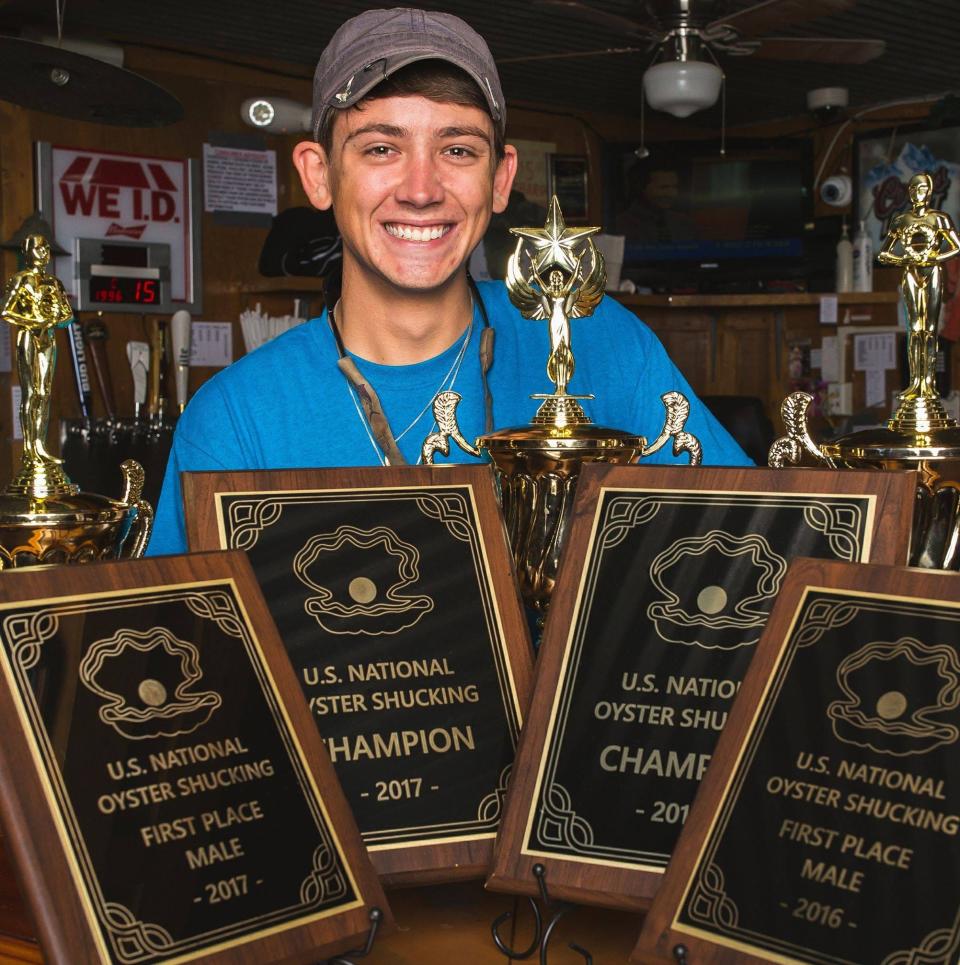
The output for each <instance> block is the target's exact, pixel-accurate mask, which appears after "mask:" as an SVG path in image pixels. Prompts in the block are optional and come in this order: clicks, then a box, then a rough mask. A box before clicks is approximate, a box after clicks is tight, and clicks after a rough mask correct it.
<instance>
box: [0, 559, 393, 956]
mask: <svg viewBox="0 0 960 965" xmlns="http://www.w3.org/2000/svg"><path fill="white" fill-rule="evenodd" d="M0 665H2V673H0V732H2V733H3V740H2V742H0V802H2V812H3V822H4V826H5V830H6V843H7V845H8V846H9V847H10V849H11V851H12V853H13V855H14V856H15V858H16V864H17V867H18V873H19V877H20V880H21V885H22V888H23V891H24V893H25V895H26V897H27V898H28V900H29V903H30V906H31V909H32V912H33V916H34V919H35V921H36V923H37V927H38V931H39V936H40V941H41V944H42V946H43V950H44V954H45V957H46V960H47V961H50V962H53V963H58V965H59V963H76V962H85V963H86V962H91V963H94V962H95V963H110V965H137V963H151V965H153V963H163V962H167V963H174V962H177V963H180V962H197V963H214V962H218V963H219V962H224V963H226V962H249V961H254V960H256V961H267V960H269V961H276V962H308V961H311V962H312V961H316V959H317V958H321V957H324V955H325V954H327V953H334V952H342V951H344V950H347V949H349V948H350V947H353V946H355V945H356V944H357V943H362V941H363V939H364V937H365V935H366V934H367V932H368V931H369V928H370V920H369V917H370V911H371V908H372V907H374V906H375V907H379V908H380V909H382V910H384V911H386V906H385V904H384V896H383V893H382V891H381V888H380V883H379V881H378V880H377V877H376V875H375V874H374V871H373V868H372V867H371V865H370V862H369V859H368V858H367V855H366V854H365V853H364V849H363V847H362V844H361V841H360V837H359V833H358V831H357V828H356V825H355V823H354V821H353V817H352V815H351V814H350V809H349V807H348V806H347V804H346V801H345V800H344V798H343V795H342V792H341V790H340V787H339V785H338V784H337V781H336V778H335V775H334V772H333V768H332V767H331V766H330V763H329V761H328V760H327V759H326V756H325V754H324V752H323V750H322V742H321V741H320V740H319V739H318V737H317V734H316V730H315V728H314V727H312V726H311V723H310V716H309V712H308V710H307V707H306V704H305V702H304V700H303V697H302V695H301V694H300V692H299V688H298V687H297V684H296V680H295V677H294V674H293V672H292V670H291V667H290V663H289V661H288V660H287V658H286V655H285V653H284V651H283V646H282V644H281V642H280V639H279V637H278V636H277V631H276V628H275V627H274V625H273V622H272V621H271V619H270V616H269V613H268V611H267V608H266V606H265V604H264V601H263V597H262V594H261V593H260V589H259V587H258V586H257V584H256V580H255V579H254V576H253V573H252V571H251V569H250V566H249V564H248V562H247V560H246V559H245V558H244V556H243V554H242V553H205V554H199V555H195V556H190V557H167V558H163V559H155V560H138V561H136V562H124V563H98V564H94V565H90V566H76V567H51V568H38V569H35V570H33V569H31V570H17V571H8V572H5V573H3V574H2V575H0Z"/></svg>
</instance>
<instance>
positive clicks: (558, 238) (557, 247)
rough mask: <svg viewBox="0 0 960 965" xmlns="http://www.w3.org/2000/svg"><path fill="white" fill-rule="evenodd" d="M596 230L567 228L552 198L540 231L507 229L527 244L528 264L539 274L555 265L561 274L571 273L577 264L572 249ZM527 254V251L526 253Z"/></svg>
mask: <svg viewBox="0 0 960 965" xmlns="http://www.w3.org/2000/svg"><path fill="white" fill-rule="evenodd" d="M599 230H600V228H599V227H597V228H568V227H567V223H566V222H565V221H564V220H563V213H562V212H561V211H560V202H559V201H557V196H556V195H554V196H553V200H552V201H551V202H550V211H549V213H548V214H547V223H546V224H545V225H544V226H543V227H542V228H511V229H510V233H511V234H514V235H516V236H517V237H518V238H526V239H527V240H528V241H529V242H530V247H531V248H532V249H533V250H532V251H530V252H529V253H530V260H531V262H532V263H533V267H534V268H536V270H537V271H538V272H539V271H543V269H544V268H546V267H547V266H548V265H556V266H557V267H559V268H563V269H564V270H565V271H574V270H575V269H576V268H577V265H578V262H577V259H576V257H575V256H574V247H575V246H578V245H579V244H580V243H581V242H582V241H583V240H584V239H585V238H589V237H590V235H595V234H596V233H597V232H598V231H599ZM528 250H529V249H528Z"/></svg>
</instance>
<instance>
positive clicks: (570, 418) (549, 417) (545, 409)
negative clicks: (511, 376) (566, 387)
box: [530, 394, 593, 429]
mask: <svg viewBox="0 0 960 965" xmlns="http://www.w3.org/2000/svg"><path fill="white" fill-rule="evenodd" d="M530 398H531V399H543V402H542V403H541V404H540V408H539V409H537V414H536V415H535V416H534V417H533V419H532V420H531V422H532V424H533V425H535V426H556V427H557V428H558V429H560V428H563V427H565V426H588V425H590V424H591V423H590V420H589V419H588V418H587V414H586V413H585V412H584V411H583V406H582V405H580V402H579V401H578V400H580V399H592V398H593V396H592V395H566V394H563V395H531V396H530Z"/></svg>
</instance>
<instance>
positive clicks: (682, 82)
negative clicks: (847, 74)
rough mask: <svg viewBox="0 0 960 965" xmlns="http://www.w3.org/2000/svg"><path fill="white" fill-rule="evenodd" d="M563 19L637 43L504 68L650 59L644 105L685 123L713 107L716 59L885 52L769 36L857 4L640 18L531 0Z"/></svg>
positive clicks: (813, 2)
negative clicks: (614, 57) (605, 58)
mask: <svg viewBox="0 0 960 965" xmlns="http://www.w3.org/2000/svg"><path fill="white" fill-rule="evenodd" d="M534 3H535V5H536V6H539V7H544V8H548V9H550V10H552V11H554V12H555V13H557V14H559V15H560V16H569V17H572V18H577V19H580V20H586V21H589V22H590V23H592V24H595V25H603V26H606V27H610V28H611V29H613V30H616V31H618V32H619V33H621V34H623V33H626V35H627V37H629V38H630V39H631V41H634V43H633V44H632V45H631V46H625V47H607V48H603V49H600V50H581V51H570V52H566V53H556V54H533V55H530V56H526V57H508V58H504V59H502V60H500V61H498V62H499V63H500V64H516V63H522V62H527V61H534V60H559V59H571V58H576V57H593V56H597V55H601V54H608V55H609V54H632V53H639V54H644V53H651V52H653V51H656V53H655V56H654V60H655V61H656V62H655V63H653V64H651V66H650V67H649V68H648V69H647V71H646V72H645V73H644V76H643V87H644V91H645V92H646V99H647V102H648V103H649V104H650V106H651V107H652V108H654V109H655V110H663V111H667V112H668V113H670V114H673V115H674V116H676V117H688V116H689V115H690V114H692V113H694V112H695V111H699V110H703V109H704V108H706V107H710V106H712V105H713V104H714V103H716V100H717V96H718V94H719V92H720V84H721V80H722V78H723V71H722V70H721V69H720V66H719V64H718V63H717V57H716V54H717V53H721V54H726V55H728V56H731V57H747V56H750V57H762V58H764V59H769V60H781V61H785V60H795V61H797V60H799V61H808V62H815V63H830V64H837V63H840V64H863V63H866V62H867V61H869V60H873V59H874V58H876V57H879V56H880V55H881V54H882V53H883V52H884V50H885V48H886V44H885V43H884V41H882V40H873V39H866V38H846V37H781V36H776V37H771V36H767V31H768V30H771V29H781V28H783V27H789V26H792V25H794V24H798V23H805V22H806V21H808V20H816V19H818V18H820V17H827V16H831V15H834V14H838V13H842V12H844V11H846V10H849V9H851V8H852V7H853V6H855V4H856V0H760V2H759V3H754V4H752V5H751V6H748V7H744V8H743V9H740V10H732V11H729V12H727V13H720V15H719V16H718V12H719V11H720V9H721V7H720V4H718V2H717V0H642V2H639V3H638V11H637V12H638V15H639V16H638V18H637V19H634V18H632V17H626V16H623V15H621V14H618V13H611V12H609V11H606V10H601V9H600V8H598V7H593V6H590V5H589V4H588V3H584V2H582V0H534Z"/></svg>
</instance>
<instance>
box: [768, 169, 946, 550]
mask: <svg viewBox="0 0 960 965" xmlns="http://www.w3.org/2000/svg"><path fill="white" fill-rule="evenodd" d="M909 192H910V203H911V207H910V210H909V211H904V212H902V213H901V214H898V215H897V216H896V217H895V218H894V219H893V221H892V222H891V223H890V229H889V231H888V233H887V238H886V241H885V242H884V244H883V247H882V248H881V249H880V251H879V253H878V254H877V258H878V259H879V260H880V261H881V262H883V263H884V264H887V265H898V266H900V267H901V268H903V277H902V279H901V281H900V294H901V295H902V297H903V301H904V304H905V305H906V309H907V317H908V320H909V326H910V331H909V333H908V336H907V355H908V361H909V366H910V384H909V385H908V386H907V388H906V389H904V391H903V392H901V393H900V398H899V403H898V405H897V409H896V411H895V412H894V414H893V416H892V417H891V418H890V419H889V420H888V422H887V424H886V426H885V427H883V428H880V429H866V430H863V431H860V432H855V433H852V434H851V435H847V436H843V437H841V438H840V439H837V440H836V441H835V442H830V443H821V444H818V443H816V442H814V440H813V439H812V437H811V435H810V432H809V429H808V426H807V412H808V409H809V406H810V403H811V402H812V401H813V399H812V398H811V396H809V395H808V394H807V393H806V392H795V393H794V394H793V395H790V396H788V397H787V398H786V399H785V400H784V403H783V405H782V406H781V409H780V411H781V413H782V415H783V421H784V425H785V426H786V429H787V434H786V435H785V436H783V437H782V438H780V439H777V440H776V442H774V444H773V446H772V447H771V449H770V454H769V457H768V461H769V463H770V465H771V466H773V467H774V468H779V467H781V466H783V465H784V464H786V463H788V462H790V463H798V462H800V460H801V459H802V457H803V455H804V453H806V454H807V455H808V456H810V457H812V458H813V459H815V460H816V461H817V462H820V463H825V464H826V465H828V466H830V467H833V468H840V469H844V468H849V469H863V468H871V469H915V470H917V471H918V473H919V484H918V489H917V502H916V508H915V512H914V520H913V545H912V549H911V554H910V562H911V565H913V566H924V567H931V568H934V569H960V425H958V423H957V422H956V420H954V419H950V418H948V417H947V414H946V412H945V411H944V408H943V403H942V402H941V401H940V397H939V395H938V393H937V390H936V384H935V380H934V376H935V369H936V355H937V326H938V324H939V320H940V306H941V303H942V299H943V269H942V268H941V264H942V262H944V261H946V260H947V259H948V258H953V257H954V256H956V255H957V254H960V237H958V235H957V231H956V228H955V227H954V225H953V223H952V221H951V220H950V217H949V215H947V214H945V213H944V212H942V211H937V210H935V209H933V208H930V207H928V202H929V200H930V196H931V194H932V193H933V179H932V178H931V177H930V175H929V174H916V175H914V176H913V177H912V178H911V179H910V188H909Z"/></svg>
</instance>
